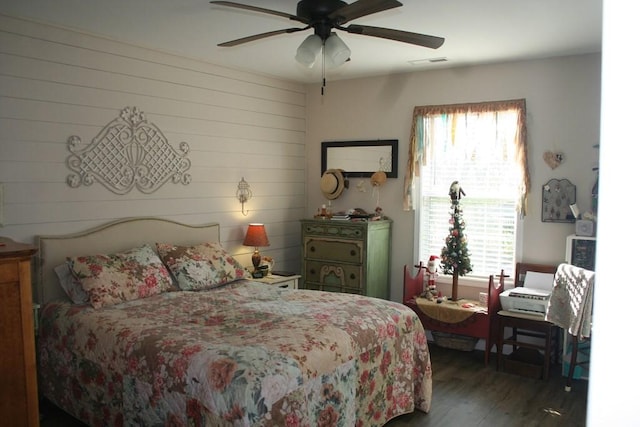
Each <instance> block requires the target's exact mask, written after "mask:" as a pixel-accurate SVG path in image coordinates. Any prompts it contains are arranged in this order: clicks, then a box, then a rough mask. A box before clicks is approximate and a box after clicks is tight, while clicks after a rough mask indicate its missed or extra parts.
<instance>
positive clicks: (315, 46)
mask: <svg viewBox="0 0 640 427" xmlns="http://www.w3.org/2000/svg"><path fill="white" fill-rule="evenodd" d="M321 50H322V39H321V38H320V36H318V35H317V34H311V35H310V36H309V37H307V38H306V39H304V41H303V42H302V43H301V44H300V46H298V50H297V52H296V61H298V62H299V63H300V64H302V65H304V66H305V67H308V68H311V67H313V64H314V63H315V62H316V58H317V57H318V54H319V53H320V51H321Z"/></svg>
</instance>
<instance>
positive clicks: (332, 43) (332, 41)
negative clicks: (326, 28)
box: [324, 33, 351, 67]
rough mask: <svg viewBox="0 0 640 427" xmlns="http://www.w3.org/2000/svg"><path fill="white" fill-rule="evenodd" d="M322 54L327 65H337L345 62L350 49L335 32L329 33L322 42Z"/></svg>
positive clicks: (349, 54)
mask: <svg viewBox="0 0 640 427" xmlns="http://www.w3.org/2000/svg"><path fill="white" fill-rule="evenodd" d="M324 55H325V61H326V62H327V65H329V66H331V67H338V66H340V65H342V64H344V63H345V62H347V60H348V59H349V57H350V56H351V49H349V46H347V45H346V44H345V42H343V41H342V39H341V38H340V37H338V35H337V34H336V33H331V35H330V36H329V37H328V38H327V40H325V42H324Z"/></svg>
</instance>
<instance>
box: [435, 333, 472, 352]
mask: <svg viewBox="0 0 640 427" xmlns="http://www.w3.org/2000/svg"><path fill="white" fill-rule="evenodd" d="M431 334H432V335H433V340H434V342H435V343H436V345H437V346H438V347H444V348H451V349H453V350H461V351H473V349H475V348H476V344H477V343H478V338H474V337H467V336H465V335H456V334H449V333H447V332H437V331H431Z"/></svg>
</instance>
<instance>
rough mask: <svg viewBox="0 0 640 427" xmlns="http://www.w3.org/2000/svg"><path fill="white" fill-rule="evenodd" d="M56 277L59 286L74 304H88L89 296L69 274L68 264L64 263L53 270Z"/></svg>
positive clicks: (71, 274)
mask: <svg viewBox="0 0 640 427" xmlns="http://www.w3.org/2000/svg"><path fill="white" fill-rule="evenodd" d="M53 270H54V271H55V272H56V275H57V276H58V280H59V281H60V286H62V289H64V292H65V293H66V294H67V296H68V297H69V299H70V300H71V301H73V303H74V304H87V303H89V295H87V293H86V292H85V291H84V289H82V284H81V283H80V281H79V280H78V279H76V278H75V277H74V275H73V273H71V268H70V267H69V263H67V262H65V263H64V264H60V265H59V266H57V267H56V268H54V269H53Z"/></svg>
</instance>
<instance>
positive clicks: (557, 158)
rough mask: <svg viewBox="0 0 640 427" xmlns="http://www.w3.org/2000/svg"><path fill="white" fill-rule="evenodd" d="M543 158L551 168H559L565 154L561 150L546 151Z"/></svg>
mask: <svg viewBox="0 0 640 427" xmlns="http://www.w3.org/2000/svg"><path fill="white" fill-rule="evenodd" d="M542 158H543V159H544V162H545V163H546V164H547V165H549V167H550V168H551V169H555V168H557V167H558V166H560V165H561V164H562V163H563V162H564V154H563V153H560V152H556V153H554V152H553V151H545V152H544V155H543V156H542Z"/></svg>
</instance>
